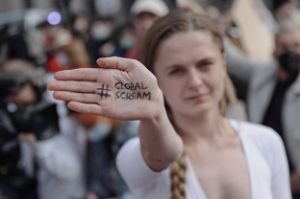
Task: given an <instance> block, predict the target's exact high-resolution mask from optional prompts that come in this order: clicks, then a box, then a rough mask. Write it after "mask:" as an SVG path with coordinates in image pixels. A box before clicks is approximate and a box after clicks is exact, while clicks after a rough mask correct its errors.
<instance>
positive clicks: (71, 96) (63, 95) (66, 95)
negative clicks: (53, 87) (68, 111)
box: [53, 91, 99, 103]
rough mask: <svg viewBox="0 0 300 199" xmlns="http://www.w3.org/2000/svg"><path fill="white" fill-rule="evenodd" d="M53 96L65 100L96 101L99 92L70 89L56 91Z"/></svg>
mask: <svg viewBox="0 0 300 199" xmlns="http://www.w3.org/2000/svg"><path fill="white" fill-rule="evenodd" d="M53 97H54V98H55V99H58V100H64V101H77V102H82V103H96V102H97V99H98V98H99V97H98V95H97V94H90V93H75V92H68V91H55V92H54V93H53Z"/></svg>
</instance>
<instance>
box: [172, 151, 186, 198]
mask: <svg viewBox="0 0 300 199" xmlns="http://www.w3.org/2000/svg"><path fill="white" fill-rule="evenodd" d="M186 170H187V161H186V153H185V152H183V153H182V155H181V157H180V158H179V159H178V160H177V161H176V162H174V163H173V164H172V165H171V199H185V198H186Z"/></svg>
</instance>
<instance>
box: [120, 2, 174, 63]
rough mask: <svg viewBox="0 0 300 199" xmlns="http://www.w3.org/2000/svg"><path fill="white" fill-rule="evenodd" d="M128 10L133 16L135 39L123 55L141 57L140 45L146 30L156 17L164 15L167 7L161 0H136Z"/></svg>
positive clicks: (134, 57) (167, 9) (133, 57)
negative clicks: (130, 47)
mask: <svg viewBox="0 0 300 199" xmlns="http://www.w3.org/2000/svg"><path fill="white" fill-rule="evenodd" d="M130 12H131V15H132V16H133V24H134V29H135V41H134V46H133V48H132V49H130V50H129V51H128V52H127V53H126V54H125V57H126V58H132V59H141V47H142V45H143V42H144V39H145V35H146V32H147V30H148V29H149V28H150V27H151V25H152V24H153V22H154V21H155V20H156V19H158V18H159V17H162V16H164V15H166V14H167V13H168V12H169V8H168V7H167V5H166V4H165V3H164V1H163V0H136V1H135V2H134V4H133V5H132V7H131V10H130Z"/></svg>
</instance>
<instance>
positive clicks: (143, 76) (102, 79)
mask: <svg viewBox="0 0 300 199" xmlns="http://www.w3.org/2000/svg"><path fill="white" fill-rule="evenodd" d="M97 64H98V65H99V68H81V69H74V70H65V71H60V72H57V73H56V74H55V80H53V81H51V82H49V84H48V88H49V89H50V90H53V91H54V93H53V96H54V98H56V99H59V100H64V101H66V102H67V104H68V108H70V109H72V110H74V111H77V112H82V113H89V114H97V115H102V116H105V117H109V118H114V119H145V118H152V117H155V116H156V114H158V113H159V112H160V109H161V108H163V106H164V105H163V97H162V93H161V90H160V89H159V87H158V84H157V80H156V78H155V76H154V75H153V74H152V73H151V72H150V71H148V70H147V69H146V67H145V66H143V65H142V64H141V63H140V62H138V61H136V60H132V59H125V58H119V57H109V58H100V59H98V60H97Z"/></svg>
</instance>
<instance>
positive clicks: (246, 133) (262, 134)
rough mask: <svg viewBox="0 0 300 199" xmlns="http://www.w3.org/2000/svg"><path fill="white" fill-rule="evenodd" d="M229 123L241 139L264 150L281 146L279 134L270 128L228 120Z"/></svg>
mask: <svg viewBox="0 0 300 199" xmlns="http://www.w3.org/2000/svg"><path fill="white" fill-rule="evenodd" d="M230 123H231V125H232V127H233V128H234V130H235V131H236V132H237V133H238V134H239V135H240V137H241V139H244V140H246V141H250V142H252V143H253V144H255V145H256V146H258V147H259V148H262V149H264V150H268V149H269V150H270V149H272V148H274V147H276V146H278V145H282V144H283V142H282V139H281V137H280V136H279V134H278V133H277V132H276V131H274V130H273V129H272V128H270V127H267V126H264V125H262V124H256V123H251V122H246V121H238V120H230Z"/></svg>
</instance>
